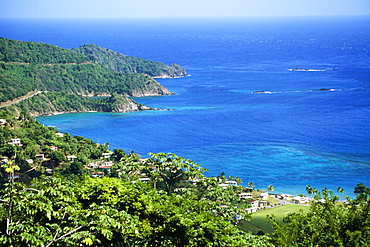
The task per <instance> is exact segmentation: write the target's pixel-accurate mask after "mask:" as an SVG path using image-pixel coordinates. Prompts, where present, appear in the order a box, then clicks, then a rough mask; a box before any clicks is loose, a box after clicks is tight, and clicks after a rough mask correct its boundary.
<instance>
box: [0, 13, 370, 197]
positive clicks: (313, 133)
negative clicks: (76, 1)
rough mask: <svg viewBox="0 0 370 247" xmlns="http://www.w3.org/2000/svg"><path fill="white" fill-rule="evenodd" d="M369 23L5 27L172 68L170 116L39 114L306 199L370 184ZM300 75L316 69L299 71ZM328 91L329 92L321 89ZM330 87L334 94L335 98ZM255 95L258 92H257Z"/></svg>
mask: <svg viewBox="0 0 370 247" xmlns="http://www.w3.org/2000/svg"><path fill="white" fill-rule="evenodd" d="M369 23H370V18H369V17H368V16H358V17H315V18H298V17H295V18H293V17H291V18H250V19H192V20H190V19H159V20H146V19H105V20H90V19H80V20H63V19H50V20H47V21H45V20H40V19H32V20H24V19H2V20H0V30H1V31H0V35H1V36H2V37H5V38H11V39H20V40H24V41H36V42H43V43H51V44H54V45H58V46H61V47H65V48H72V47H78V46H80V45H83V44H87V43H94V44H98V45H100V46H103V47H105V48H109V49H113V50H116V51H119V52H121V53H123V54H126V55H130V56H137V57H143V58H145V59H149V60H154V61H161V62H165V63H167V64H170V63H173V62H176V63H179V64H180V65H182V66H183V67H184V68H185V69H186V70H187V72H188V73H189V74H190V75H191V76H189V77H185V78H178V79H160V80H158V81H159V82H160V83H162V84H163V85H165V86H166V87H167V88H169V89H170V90H171V91H172V92H175V93H176V95H172V96H163V97H146V98H136V99H135V100H137V101H138V102H140V103H143V104H145V105H148V106H151V107H156V108H163V109H168V108H170V109H172V110H171V111H144V112H134V113H128V114H112V113H80V114H64V115H56V116H51V117H41V118H37V119H38V121H40V122H41V123H43V124H45V125H48V126H55V127H56V128H58V129H59V130H61V131H65V132H69V133H71V134H72V135H81V136H85V137H88V138H90V139H92V140H93V141H97V142H100V143H106V142H108V143H109V144H110V146H111V148H112V149H114V148H122V149H124V150H125V151H126V152H129V151H131V150H134V151H135V152H138V153H139V154H141V155H143V156H144V157H145V156H147V154H148V153H149V152H171V153H175V154H177V155H179V156H182V157H185V158H188V159H192V160H194V161H195V162H197V163H199V164H201V166H202V167H206V168H208V169H209V170H210V172H209V173H208V175H218V174H219V173H220V172H225V173H226V174H227V175H233V176H239V177H240V178H241V179H242V180H243V181H244V185H246V184H247V183H248V182H250V181H252V182H253V183H254V184H255V185H256V187H257V188H260V189H267V186H268V185H270V184H272V185H273V186H274V187H275V190H276V191H277V192H281V193H290V194H297V193H304V192H305V186H306V185H308V184H309V185H311V186H312V187H316V188H318V189H322V188H323V187H328V188H330V189H332V190H335V189H336V188H337V187H338V186H341V187H343V188H344V189H345V191H346V195H350V196H353V193H352V192H353V188H354V186H356V184H358V183H361V182H363V183H365V185H368V186H369V183H370V176H369V174H370V173H369V172H370V158H369V157H370V156H369V154H370V132H369V126H370V122H369V119H370V118H369V117H370V90H369V84H370V76H369V75H370V65H369V61H370V59H369V58H370V54H369V49H370V27H369V25H368V24H369ZM293 68H303V69H312V70H315V71H291V69H293ZM323 89H325V90H323ZM329 89H330V90H329ZM256 92H258V93H256Z"/></svg>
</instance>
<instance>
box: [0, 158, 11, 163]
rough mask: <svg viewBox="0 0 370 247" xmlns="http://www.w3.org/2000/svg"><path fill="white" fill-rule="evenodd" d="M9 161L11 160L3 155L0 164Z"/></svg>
mask: <svg viewBox="0 0 370 247" xmlns="http://www.w3.org/2000/svg"><path fill="white" fill-rule="evenodd" d="M8 161H9V158H8V157H6V156H3V157H1V158H0V164H6V163H8Z"/></svg>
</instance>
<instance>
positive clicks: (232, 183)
mask: <svg viewBox="0 0 370 247" xmlns="http://www.w3.org/2000/svg"><path fill="white" fill-rule="evenodd" d="M236 185H238V183H237V182H235V181H225V183H223V184H219V185H218V186H221V187H222V188H224V189H226V188H227V187H229V186H236Z"/></svg>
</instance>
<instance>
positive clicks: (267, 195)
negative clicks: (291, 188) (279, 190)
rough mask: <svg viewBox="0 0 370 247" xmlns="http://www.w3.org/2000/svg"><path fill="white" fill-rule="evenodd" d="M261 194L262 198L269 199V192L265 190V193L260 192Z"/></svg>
mask: <svg viewBox="0 0 370 247" xmlns="http://www.w3.org/2000/svg"><path fill="white" fill-rule="evenodd" d="M259 196H260V198H261V199H262V200H267V199H268V198H269V193H267V192H264V193H261V194H259Z"/></svg>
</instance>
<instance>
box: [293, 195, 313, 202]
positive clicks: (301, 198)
mask: <svg viewBox="0 0 370 247" xmlns="http://www.w3.org/2000/svg"><path fill="white" fill-rule="evenodd" d="M309 202H310V198H309V197H307V196H295V197H293V198H292V203H295V204H301V203H309Z"/></svg>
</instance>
